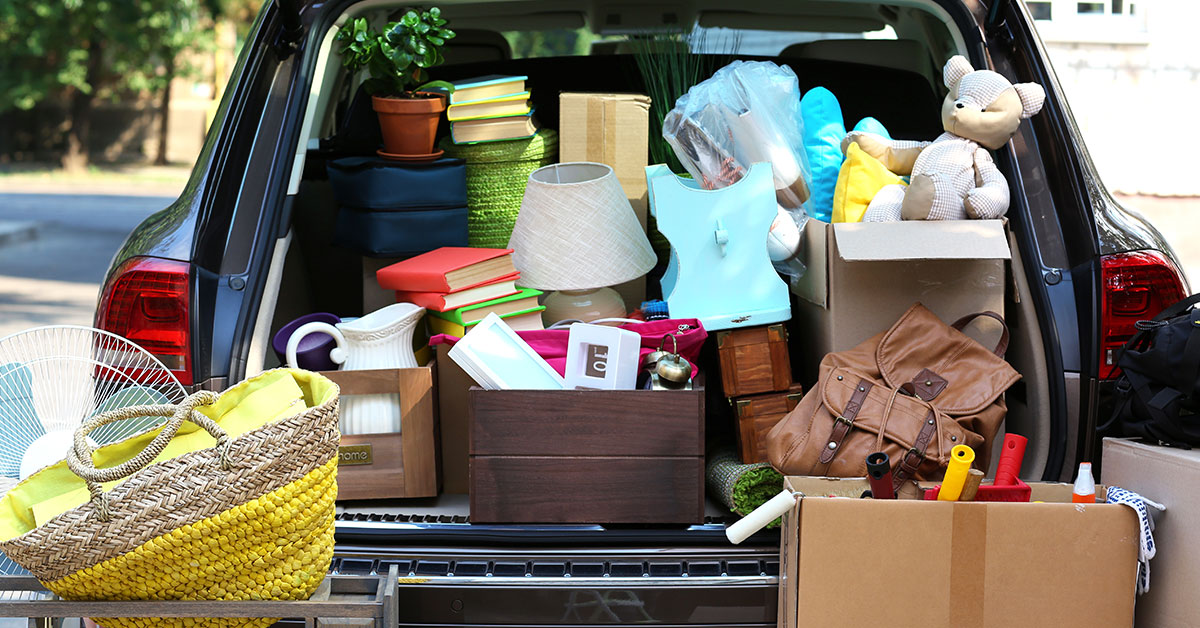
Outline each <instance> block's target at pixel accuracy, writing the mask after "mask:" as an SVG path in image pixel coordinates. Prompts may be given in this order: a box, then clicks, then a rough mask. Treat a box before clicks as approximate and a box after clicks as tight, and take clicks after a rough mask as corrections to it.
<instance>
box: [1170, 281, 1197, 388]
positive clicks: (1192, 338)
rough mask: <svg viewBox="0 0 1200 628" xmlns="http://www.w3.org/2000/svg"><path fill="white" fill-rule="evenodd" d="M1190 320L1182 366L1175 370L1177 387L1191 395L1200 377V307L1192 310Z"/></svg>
mask: <svg viewBox="0 0 1200 628" xmlns="http://www.w3.org/2000/svg"><path fill="white" fill-rule="evenodd" d="M1197 296H1200V295H1197ZM1189 322H1190V323H1191V324H1190V325H1189V326H1188V329H1189V330H1190V332H1191V333H1189V334H1188V339H1187V342H1186V343H1185V344H1184V345H1183V355H1182V356H1180V357H1181V358H1182V360H1181V361H1180V364H1181V368H1180V369H1179V370H1178V371H1176V372H1175V374H1176V380H1175V389H1176V390H1178V391H1179V392H1181V393H1183V394H1184V395H1189V396H1190V395H1191V394H1192V391H1193V390H1196V378H1198V377H1200V309H1195V310H1192V316H1191V320H1190V321H1189Z"/></svg>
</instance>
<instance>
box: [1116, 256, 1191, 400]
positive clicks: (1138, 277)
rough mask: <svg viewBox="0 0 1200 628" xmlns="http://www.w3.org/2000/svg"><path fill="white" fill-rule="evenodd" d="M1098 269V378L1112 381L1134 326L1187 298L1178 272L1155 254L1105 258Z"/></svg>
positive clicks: (1169, 262) (1172, 265)
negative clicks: (1121, 352) (1118, 360)
mask: <svg viewBox="0 0 1200 628" xmlns="http://www.w3.org/2000/svg"><path fill="white" fill-rule="evenodd" d="M1100 269H1101V281H1102V282H1103V284H1102V288H1103V294H1102V295H1101V300H1100V379H1114V378H1116V377H1117V375H1118V374H1119V370H1118V369H1117V364H1116V361H1117V357H1118V354H1119V353H1120V351H1121V346H1122V345H1124V344H1125V341H1127V340H1129V339H1130V338H1131V337H1133V334H1134V333H1136V331H1137V330H1136V329H1135V328H1134V325H1135V324H1136V323H1137V322H1138V321H1140V320H1146V319H1151V318H1154V317H1155V316H1157V315H1158V313H1159V312H1161V311H1163V310H1164V309H1166V308H1167V307H1168V306H1170V305H1172V304H1173V303H1175V302H1177V301H1179V300H1180V299H1182V298H1183V297H1184V296H1186V295H1184V293H1183V276H1182V274H1181V273H1180V272H1179V269H1178V268H1176V267H1175V264H1173V263H1171V261H1170V260H1168V259H1167V258H1166V257H1164V256H1163V255H1162V254H1161V253H1159V252H1157V251H1136V252H1133V253H1117V254H1115V255H1105V256H1104V257H1102V258H1100Z"/></svg>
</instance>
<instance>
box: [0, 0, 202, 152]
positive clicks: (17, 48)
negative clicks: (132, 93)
mask: <svg viewBox="0 0 1200 628" xmlns="http://www.w3.org/2000/svg"><path fill="white" fill-rule="evenodd" d="M201 13H202V11H201V9H200V3H199V0H35V1H18V0H5V1H0V111H5V110H7V109H10V108H13V107H17V108H21V109H30V108H32V107H34V106H36V105H37V104H39V103H42V102H46V101H48V100H59V101H60V102H64V103H65V104H66V110H67V115H66V118H67V122H66V151H65V153H64V155H63V158H62V164H63V167H65V168H67V169H70V170H79V169H82V168H84V167H85V166H86V165H87V163H88V154H87V147H88V140H89V137H90V135H91V118H92V106H93V104H94V102H95V100H96V98H98V97H100V96H107V97H114V96H116V95H119V94H121V93H122V92H124V91H125V90H139V91H140V90H150V91H152V92H158V93H160V94H161V93H162V92H163V91H166V89H167V86H168V85H169V84H170V79H171V78H172V77H173V76H175V75H176V74H177V73H178V72H179V71H180V69H181V68H180V65H179V63H178V59H179V56H180V53H182V52H184V51H186V50H188V49H189V48H191V47H193V46H195V45H197V43H198V42H199V41H200V38H201V35H202V29H200V28H199V25H198V23H197V20H199V19H201ZM167 96H168V97H169V94H167ZM164 102H165V101H164ZM164 112H165V108H164ZM162 123H163V125H164V126H165V114H164V120H163V122H162ZM162 148H163V151H164V152H165V147H162Z"/></svg>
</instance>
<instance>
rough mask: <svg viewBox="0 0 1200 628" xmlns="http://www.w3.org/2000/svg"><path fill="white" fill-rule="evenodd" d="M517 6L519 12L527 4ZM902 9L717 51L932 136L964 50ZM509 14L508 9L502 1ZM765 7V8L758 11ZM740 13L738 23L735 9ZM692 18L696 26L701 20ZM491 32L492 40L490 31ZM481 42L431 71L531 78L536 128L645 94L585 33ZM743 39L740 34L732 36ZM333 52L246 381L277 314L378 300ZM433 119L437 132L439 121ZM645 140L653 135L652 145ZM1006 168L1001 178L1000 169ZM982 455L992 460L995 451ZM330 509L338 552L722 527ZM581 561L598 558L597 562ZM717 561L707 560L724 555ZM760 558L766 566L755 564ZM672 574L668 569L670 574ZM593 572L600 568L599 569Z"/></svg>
mask: <svg viewBox="0 0 1200 628" xmlns="http://www.w3.org/2000/svg"><path fill="white" fill-rule="evenodd" d="M501 4H502V3H501ZM517 4H520V5H522V7H523V6H524V5H525V4H531V3H517ZM532 4H536V3H532ZM759 4H761V3H759ZM759 4H755V5H754V7H757V8H759V9H762V8H763V7H761V6H759ZM798 4H801V5H805V4H806V3H798ZM808 4H811V5H818V4H819V5H821V6H822V7H826V8H828V7H834V8H836V7H838V6H842V5H843V3H838V2H821V3H808ZM907 4H908V5H910V6H906V7H904V8H903V9H898V8H896V7H889V6H883V5H880V6H875V5H869V4H863V3H845V5H846V6H849V7H852V8H853V9H852V11H851V14H852V15H850V16H849V17H853V16H859V15H860V13H861V12H862V10H863V9H862V7H872V11H873V13H871V15H872V16H874V17H873V20H876V21H878V22H879V24H885V22H886V26H887V28H888V29H891V30H892V32H891V36H892V37H898V36H899V38H897V39H894V40H880V39H867V38H863V37H862V33H857V34H856V35H852V36H850V38H849V39H847V38H845V37H846V36H847V35H846V34H845V33H838V34H837V35H836V36H830V38H828V39H823V38H822V35H821V34H819V33H817V34H814V33H797V34H796V35H797V36H796V37H795V41H796V42H799V43H787V42H785V43H784V44H780V45H779V46H777V48H778V50H777V51H776V52H774V53H773V54H741V53H735V54H733V55H726V56H727V57H728V58H739V59H761V60H770V61H774V62H776V63H778V64H787V65H788V66H790V67H791V68H792V69H793V70H794V71H795V73H796V75H797V76H798V77H799V81H800V89H801V92H802V93H803V92H807V91H808V90H809V89H812V88H814V87H817V86H823V87H825V88H828V89H829V90H831V91H832V92H833V93H834V94H835V95H836V96H837V98H838V99H839V101H840V102H841V105H842V109H843V113H844V118H845V120H846V123H847V126H852V125H853V124H854V122H855V121H857V120H859V119H861V118H863V117H867V116H872V117H875V118H877V119H878V120H880V121H881V122H882V123H883V124H884V126H885V127H886V128H887V129H888V130H889V132H890V133H891V135H892V136H893V137H895V138H899V139H932V138H934V137H936V136H937V135H939V134H940V133H941V131H942V129H941V122H940V117H939V110H940V106H941V101H942V98H943V97H944V95H945V89H944V87H943V86H942V84H941V76H940V67H941V63H942V62H944V60H945V58H944V57H945V56H948V55H949V54H954V53H959V52H964V51H962V50H956V49H955V48H956V47H961V43H959V44H955V43H954V42H961V39H962V38H961V36H956V34H955V33H954V32H953V31H952V28H953V27H950V26H948V25H947V24H946V23H945V22H942V21H941V20H940V19H939V18H936V17H931V16H930V15H924V14H923V13H922V9H921V5H922V4H923V3H919V2H912V3H907ZM925 4H928V3H925ZM363 6H364V7H365V8H361V9H356V8H353V7H352V8H351V9H350V10H349V11H347V12H346V14H345V16H346V17H352V16H357V15H359V14H360V13H364V14H367V15H372V14H375V13H377V12H384V11H387V10H389V9H388V8H387V7H379V6H378V4H376V3H371V4H370V5H369V6H367V5H366V3H364V5H363ZM476 6H483V3H480V4H479V5H468V4H455V5H449V6H444V7H443V13H444V15H447V16H448V17H450V18H451V22H452V25H455V24H457V23H458V22H456V21H455V20H457V19H461V20H462V21H463V22H465V23H467V24H468V25H470V26H472V27H475V26H479V27H481V28H479V29H474V30H483V31H485V32H486V31H487V28H486V23H487V21H488V20H487V19H486V16H487V14H484V13H480V14H478V15H475V16H474V17H472V15H473V14H472V7H476ZM764 6H765V5H764ZM526 9H528V7H526ZM517 10H519V8H518V9H514V11H517ZM769 10H770V9H764V11H767V12H769ZM515 15H516V14H515V13H514V16H515ZM738 15H741V17H737V16H738ZM920 15H924V18H922V19H918V17H915V16H920ZM514 16H508V17H505V18H503V19H502V18H501V17H496V18H495V20H497V24H498V26H496V28H497V29H499V28H501V26H500V25H499V24H502V23H505V22H508V23H513V22H514V21H517V22H519V21H520V20H519V19H518V18H519V16H517V17H514ZM748 16H749V17H748ZM593 17H595V16H593ZM725 17H726V19H728V20H730V24H732V25H736V24H740V25H741V26H740V27H741V28H743V29H745V32H746V33H748V35H745V37H746V38H747V39H751V38H752V37H757V36H758V35H757V34H759V33H763V32H768V31H778V29H780V28H786V27H788V26H794V25H795V24H798V23H799V22H795V21H794V20H793V21H785V22H784V23H782V25H779V24H776V25H772V24H770V23H769V17H764V18H763V19H764V20H767V22H764V23H758V24H753V25H748V24H746V21H747V20H751V18H752V17H753V16H752V14H751V13H746V14H744V15H743V14H734V13H730V14H729V15H726V16H725ZM735 18H736V19H735ZM889 18H890V21H888V20H889ZM830 19H832V18H830ZM739 20H741V22H739ZM610 23H611V22H610ZM701 23H702V24H703V20H701ZM813 23H814V24H817V25H818V26H816V27H819V26H820V25H824V26H826V27H830V25H831V24H835V23H836V22H831V21H829V19H826V20H825V21H824V22H813ZM710 24H712V25H713V26H719V25H720V24H719V23H718V22H717V17H712V18H711V19H710ZM868 25H869V26H872V27H873V26H874V25H875V21H869V22H868ZM933 27H941V28H942V30H943V31H944V32H942V33H941V34H940V35H939V34H936V33H934V32H933V31H932V30H931V28H933ZM466 30H467V29H464V31H466ZM551 30H553V29H551ZM934 30H936V29H934ZM554 32H557V31H554ZM330 33H332V31H330ZM491 33H492V35H497V33H495V32H494V31H491ZM777 35H778V33H777V32H772V36H777ZM481 39H483V40H488V41H491V42H493V44H494V45H491V48H488V46H483V47H484V48H487V50H486V51H485V52H483V53H481V54H475V53H472V54H464V55H463V56H462V57H461V59H462V62H457V63H456V62H455V55H454V54H452V53H453V50H448V52H447V57H448V59H450V63H449V64H448V65H446V66H443V67H441V68H438V70H437V72H436V75H437V76H436V77H437V78H439V79H446V80H455V79H463V78H469V77H474V76H481V75H486V74H514V75H526V76H528V77H529V79H528V83H527V84H528V85H530V86H531V92H532V100H533V105H534V108H535V115H536V117H537V118H538V120H539V121H540V123H541V125H542V126H543V127H547V128H556V127H557V126H558V112H559V104H558V95H559V93H560V92H566V91H572V92H637V93H645V91H646V86H645V84H644V81H643V79H642V76H641V74H640V72H639V71H638V65H637V62H636V59H635V57H634V55H632V54H624V53H621V51H620V46H619V42H604V41H597V42H595V43H593V45H592V49H591V52H592V54H590V55H579V56H575V55H564V56H550V57H543V58H510V55H511V49H509V50H505V49H504V46H501V45H499V44H495V41H496V38H495V37H491V38H488V37H482V38H481ZM785 39H786V38H785ZM746 41H747V40H743V43H745V42H746ZM331 48H332V36H331V34H330V35H328V36H326V37H325V38H324V46H323V47H322V49H321V51H319V52H318V51H309V52H307V53H306V54H320V55H321V56H320V57H319V61H318V68H317V72H316V76H317V77H318V80H317V81H316V82H314V85H313V88H312V93H311V95H310V101H311V102H310V103H309V111H308V117H307V119H306V121H305V124H306V129H309V130H308V132H307V134H306V136H305V137H306V139H307V143H306V145H305V146H304V147H302V149H301V152H300V156H301V157H302V158H301V159H298V160H297V163H298V164H299V165H298V167H297V170H296V173H295V174H294V176H293V189H292V190H291V196H292V201H293V206H292V210H291V213H290V216H291V224H290V228H289V229H288V230H287V235H286V236H285V237H284V238H281V239H280V241H279V242H278V245H277V246H276V250H275V255H274V259H273V262H272V267H271V271H270V275H269V282H270V286H269V288H268V290H267V291H266V293H265V294H264V298H263V303H262V307H261V309H260V312H259V315H258V319H257V324H256V327H255V332H254V337H253V340H252V343H251V345H250V355H249V356H247V364H248V367H247V372H246V376H250V375H253V374H254V373H255V372H257V371H260V370H263V369H267V368H272V367H274V366H278V365H279V360H278V358H277V357H276V356H275V354H274V353H273V351H272V350H271V346H270V339H271V336H272V335H273V334H274V332H275V331H276V330H278V329H279V328H280V327H282V326H283V325H284V324H286V323H287V322H289V321H291V320H293V319H295V318H297V317H299V316H302V315H305V314H308V313H311V312H332V313H335V314H337V315H339V316H342V317H349V316H361V315H363V314H364V313H366V312H368V311H370V310H372V309H374V308H375V307H379V306H381V305H384V304H386V303H387V302H388V301H387V298H388V295H387V293H386V292H383V291H380V290H379V289H378V288H377V287H376V286H374V277H373V275H374V273H373V271H374V270H375V269H376V268H378V267H379V265H380V263H381V262H380V261H379V260H371V259H364V258H362V257H360V256H359V255H358V254H356V253H354V252H351V251H349V250H346V249H342V248H339V247H337V246H334V245H333V244H332V241H331V240H332V238H331V234H332V233H333V231H334V228H333V227H334V221H335V216H336V212H337V205H336V202H335V201H334V198H333V194H332V191H331V188H330V184H329V179H328V176H327V173H326V164H327V162H328V161H329V160H331V159H334V158H337V157H340V156H344V155H345V154H346V152H345V147H346V146H348V145H356V144H357V145H361V144H362V142H363V134H364V133H366V134H367V138H368V139H367V141H368V142H369V141H371V140H370V133H371V126H372V124H374V120H373V116H374V114H373V112H371V111H370V109H369V107H367V108H366V109H365V110H364V109H363V108H361V107H359V108H355V107H353V106H352V102H353V99H354V96H355V94H356V93H357V87H358V85H357V83H356V81H355V79H353V77H349V76H347V75H345V73H344V72H343V71H342V70H341V68H340V65H339V58H338V56H337V54H336V52H334V51H332V50H331ZM747 48H753V46H747ZM354 115H358V116H362V115H367V116H369V118H367V119H366V120H363V119H361V118H358V119H355V118H353V116H354ZM442 124H443V129H442V133H443V134H444V133H445V132H446V129H445V128H444V127H445V126H446V123H445V121H444V120H443V123H442ZM364 129H366V130H365V131H364ZM348 136H351V137H348ZM656 139H657V138H651V140H652V141H656ZM1006 174H1010V176H1011V173H1006ZM1010 241H1011V243H1012V261H1011V264H1010V266H1009V268H1008V270H1007V283H1008V290H1007V292H1008V296H1007V297H1006V299H1005V303H1006V305H1005V312H1003V314H1004V316H1005V318H1006V320H1007V321H1008V324H1009V326H1010V329H1011V331H1012V334H1013V339H1012V342H1011V345H1010V347H1011V348H1010V351H1009V353H1008V356H1007V358H1008V360H1009V362H1010V363H1011V364H1012V365H1013V366H1014V367H1015V368H1016V369H1017V370H1018V371H1019V372H1020V373H1021V375H1022V380H1021V382H1020V383H1018V384H1017V385H1016V386H1014V387H1013V388H1012V389H1011V390H1010V391H1009V393H1008V395H1007V404H1008V417H1007V420H1006V424H1005V425H1006V427H1007V428H1008V429H1011V430H1012V431H1015V432H1018V433H1021V434H1023V435H1026V436H1027V437H1029V439H1030V444H1029V447H1028V453H1027V455H1026V461H1025V467H1024V475H1025V476H1027V477H1030V478H1040V477H1041V475H1042V471H1043V469H1044V467H1045V464H1046V458H1047V455H1048V453H1047V452H1048V451H1049V449H1050V447H1049V435H1050V433H1049V427H1048V415H1049V412H1050V402H1049V394H1050V393H1049V386H1050V379H1049V378H1050V377H1052V376H1054V377H1059V376H1060V375H1052V374H1051V373H1049V372H1048V368H1047V360H1046V358H1045V354H1044V349H1043V347H1044V345H1043V342H1042V338H1041V332H1040V330H1039V329H1038V327H1037V317H1036V316H1035V310H1034V308H1035V305H1034V303H1033V301H1032V300H1031V298H1029V297H1028V296H1027V295H1028V286H1027V285H1026V279H1025V277H1026V276H1025V272H1024V270H1023V261H1022V258H1021V251H1020V250H1018V248H1017V246H1016V240H1015V239H1012V238H1010ZM657 279H658V276H656V275H654V274H652V275H651V276H650V277H648V281H647V283H648V286H649V288H650V291H651V292H653V291H654V290H655V289H656V287H657ZM381 299H382V302H381ZM791 351H792V354H793V362H809V363H815V362H816V361H819V360H820V358H821V357H822V356H820V355H812V354H810V352H806V346H805V343H804V342H803V339H802V338H796V337H795V336H793V337H792V339H791ZM701 367H702V368H708V369H715V364H701ZM800 383H801V384H804V385H805V387H806V389H807V387H808V386H810V385H811V384H812V382H800ZM710 426H711V422H710ZM732 429H733V426H732V423H727V424H726V425H724V426H723V427H721V426H718V429H710V430H709V434H708V439H709V441H710V442H713V441H715V440H717V439H723V438H724V439H727V438H731V435H732ZM1000 440H1001V439H1000V438H997V440H996V442H997V443H999V442H1000ZM992 458H993V459H995V458H996V456H993V457H992ZM340 510H342V511H343V515H342V519H343V523H344V525H342V526H339V534H340V535H341V536H339V539H342V540H344V541H346V542H347V543H349V545H348V546H347V547H350V546H353V545H354V544H356V543H366V544H368V545H370V546H372V547H374V546H375V544H377V543H395V542H401V543H414V544H418V545H420V544H426V543H438V542H447V543H452V544H462V543H464V542H468V541H464V539H472V541H469V542H471V543H485V544H486V543H493V542H504V543H519V544H529V543H550V544H558V545H562V544H583V545H612V544H616V545H621V546H623V547H624V546H629V545H635V546H637V545H641V546H655V547H660V548H662V547H679V546H687V545H695V546H707V547H710V548H711V547H720V546H721V545H723V542H724V539H723V529H724V524H725V522H726V521H729V520H730V518H731V516H732V515H731V514H730V513H729V512H728V511H727V510H725V509H724V508H723V507H721V506H718V505H716V504H715V503H712V502H710V503H709V505H708V515H709V518H708V519H707V521H706V523H705V524H704V525H697V526H688V527H676V528H669V529H668V528H655V529H631V528H621V527H615V528H604V527H601V526H564V527H555V528H554V529H553V530H546V529H536V528H532V527H529V526H472V525H470V523H469V512H468V509H467V500H466V499H465V496H462V495H442V496H440V497H438V498H433V499H421V500H396V501H387V502H351V503H345V504H343V505H342V506H341V508H340ZM450 539H454V540H450ZM760 540H761V541H762V543H763V550H765V551H766V555H769V554H770V550H771V549H773V544H774V538H773V537H772V536H771V535H770V534H769V533H768V534H766V535H763V536H762V537H760ZM353 554H355V552H354V551H351V552H350V553H349V554H347V555H353ZM551 554H553V552H551ZM635 554H636V552H635ZM710 558H711V556H710ZM399 559H400V558H397V560H399ZM560 559H561V560H562V561H565V560H566V559H562V557H561V556H560V557H558V558H553V557H552V558H548V559H546V560H549V561H550V562H552V563H553V562H555V561H558V560H560ZM592 559H593V560H600V559H597V558H596V557H595V556H593V557H592ZM635 559H636V556H634V555H629V556H626V557H625V558H622V559H621V560H630V561H635V562H636V560H640V559H636V560H635ZM743 559H745V560H748V561H750V562H754V563H755V564H756V565H757V567H756V568H751V567H750V566H748V564H749V563H747V565H743V566H742V567H740V568H736V569H732V570H731V569H730V568H729V565H728V564H726V563H721V566H720V568H719V570H720V573H722V574H724V575H728V574H729V572H730V571H735V572H736V571H737V569H742V570H743V571H745V572H746V574H750V573H751V572H753V573H754V575H762V576H771V574H770V572H771V570H772V569H773V567H772V566H771V565H772V564H773V563H772V562H771V561H770V560H769V559H760V558H755V557H753V556H751V557H750V558H746V557H745V556H741V557H740V558H738V559H737V560H743ZM431 560H432V559H431ZM603 560H604V561H607V562H605V564H606V565H608V566H607V567H605V569H611V568H612V566H613V565H614V564H617V563H620V562H621V560H616V561H614V560H613V559H611V558H604V559H603ZM716 560H718V562H719V561H721V560H727V559H726V558H718V559H716ZM762 560H766V562H761V561H762ZM432 562H435V563H437V565H435V566H431V567H426V569H432V570H434V571H437V570H438V569H441V562H443V561H441V560H440V559H438V560H432ZM451 562H452V561H451ZM451 562H447V564H446V566H447V568H449V567H450V566H451ZM466 562H470V561H466ZM685 562H686V561H685ZM701 562H703V561H701ZM710 562H711V561H710ZM735 562H736V560H735ZM491 564H492V566H491V567H488V569H494V567H495V561H493V562H492V563H491ZM533 564H534V563H533V562H529V563H528V569H529V573H528V574H523V575H530V574H532V573H533ZM555 564H557V563H555ZM564 564H565V562H564ZM649 565H650V563H648V562H647V563H645V569H646V570H649V569H650V567H649ZM411 566H412V568H413V571H414V573H416V572H419V571H420V570H419V569H418V568H417V563H415V562H414V563H412V565H411ZM360 567H361V565H360ZM673 569H674V568H671V570H669V571H671V573H674V571H673ZM684 569H686V567H685V568H684ZM706 569H708V568H707V567H706ZM756 569H757V570H756ZM487 573H488V575H489V576H491V575H495V574H494V573H493V572H491V571H489V572H487ZM647 573H649V571H647ZM684 573H686V571H685V572H684ZM605 575H611V573H609V572H606V573H605Z"/></svg>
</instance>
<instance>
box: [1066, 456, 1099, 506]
mask: <svg viewBox="0 0 1200 628" xmlns="http://www.w3.org/2000/svg"><path fill="white" fill-rule="evenodd" d="M1071 501H1072V502H1074V503H1076V504H1094V503H1096V479H1095V478H1093V477H1092V463H1090V462H1081V463H1079V474H1078V475H1076V476H1075V489H1074V490H1073V491H1071Z"/></svg>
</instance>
